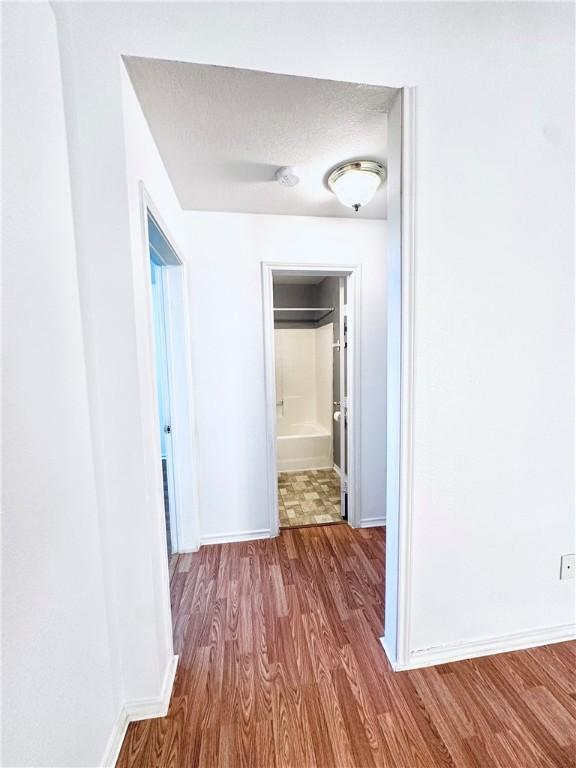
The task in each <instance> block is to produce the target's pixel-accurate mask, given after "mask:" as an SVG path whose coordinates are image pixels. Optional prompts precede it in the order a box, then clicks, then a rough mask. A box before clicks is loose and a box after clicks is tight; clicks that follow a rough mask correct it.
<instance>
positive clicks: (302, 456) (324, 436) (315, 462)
mask: <svg viewBox="0 0 576 768" xmlns="http://www.w3.org/2000/svg"><path fill="white" fill-rule="evenodd" d="M276 444H277V451H276V453H277V458H278V471H279V472H290V471H296V470H299V469H300V470H303V469H327V468H331V467H332V464H333V459H332V434H331V433H330V431H329V430H327V429H325V428H324V427H322V426H321V425H320V424H313V423H300V424H286V425H283V424H281V423H278V434H277V440H276Z"/></svg>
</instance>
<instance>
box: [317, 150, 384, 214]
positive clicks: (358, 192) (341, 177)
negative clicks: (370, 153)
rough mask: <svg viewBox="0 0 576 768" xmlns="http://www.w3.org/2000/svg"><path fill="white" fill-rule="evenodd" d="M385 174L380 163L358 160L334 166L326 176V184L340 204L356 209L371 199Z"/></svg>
mask: <svg viewBox="0 0 576 768" xmlns="http://www.w3.org/2000/svg"><path fill="white" fill-rule="evenodd" d="M385 175H386V170H385V168H384V166H383V165H381V164H380V163H376V162H374V161H372V160H359V161H358V162H354V163H345V164H344V165H340V166H338V168H335V169H334V170H333V171H332V173H331V174H330V176H329V177H328V186H329V187H330V189H331V190H332V192H334V194H335V195H336V197H337V198H338V200H340V202H341V203H342V205H346V206H347V207H348V208H354V210H355V211H358V210H359V209H360V208H362V206H364V205H367V203H369V202H370V200H372V198H373V197H374V195H375V194H376V192H377V190H378V187H379V186H380V184H381V183H382V181H383V180H384V178H385Z"/></svg>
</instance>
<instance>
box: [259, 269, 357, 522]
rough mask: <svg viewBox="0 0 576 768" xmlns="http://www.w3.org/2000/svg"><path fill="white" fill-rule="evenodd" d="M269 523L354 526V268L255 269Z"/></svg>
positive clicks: (355, 274) (355, 473)
mask: <svg viewBox="0 0 576 768" xmlns="http://www.w3.org/2000/svg"><path fill="white" fill-rule="evenodd" d="M263 279H264V305H265V334H266V372H267V382H266V384H267V398H268V403H269V404H270V406H271V407H270V408H268V444H269V458H270V462H269V478H268V480H269V487H270V491H271V493H270V497H271V509H270V517H271V528H272V530H273V531H276V532H277V531H278V530H279V529H280V528H293V527H301V526H307V525H331V524H336V523H343V522H344V523H345V522H348V523H350V524H351V525H355V522H356V511H357V504H356V502H357V498H356V489H357V484H356V477H357V458H358V455H357V450H356V446H357V445H358V441H357V435H356V433H357V423H356V403H355V401H354V392H355V388H356V385H355V379H356V377H357V373H358V372H357V370H356V366H355V365H354V359H355V346H356V344H355V318H354V312H355V306H356V300H355V299H356V291H357V286H358V281H359V268H357V267H354V268H352V267H350V268H346V267H330V266H326V267H324V268H322V267H319V266H315V267H302V266H301V265H300V266H297V265H294V266H289V265H271V264H264V265H263Z"/></svg>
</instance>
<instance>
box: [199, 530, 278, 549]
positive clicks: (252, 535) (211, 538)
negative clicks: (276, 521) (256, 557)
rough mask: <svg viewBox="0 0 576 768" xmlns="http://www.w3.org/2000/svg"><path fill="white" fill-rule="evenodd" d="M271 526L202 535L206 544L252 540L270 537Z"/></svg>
mask: <svg viewBox="0 0 576 768" xmlns="http://www.w3.org/2000/svg"><path fill="white" fill-rule="evenodd" d="M271 535H272V534H271V532H270V528H258V529H256V530H254V531H235V532H234V533H214V534H208V535H206V536H201V537H200V543H201V544H202V545H204V544H228V543H230V542H233V541H252V540H253V539H269V538H270V536H271Z"/></svg>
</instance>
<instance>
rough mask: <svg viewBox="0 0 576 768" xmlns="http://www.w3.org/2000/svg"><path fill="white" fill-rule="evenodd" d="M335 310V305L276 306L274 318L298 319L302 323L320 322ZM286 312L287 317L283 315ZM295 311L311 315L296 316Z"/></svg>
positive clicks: (280, 319) (283, 319)
mask: <svg viewBox="0 0 576 768" xmlns="http://www.w3.org/2000/svg"><path fill="white" fill-rule="evenodd" d="M331 312H334V307H274V319H275V320H278V321H280V322H282V321H284V322H289V321H292V322H294V320H295V319H298V321H299V322H302V323H318V322H319V321H320V320H324V318H325V317H328V315H329V314H330V313H331ZM283 313H286V316H285V317H282V316H281V315H282V314H283ZM294 313H296V315H297V313H301V314H302V313H305V314H306V315H310V317H302V318H300V317H298V316H297V317H296V318H295V317H294Z"/></svg>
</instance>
